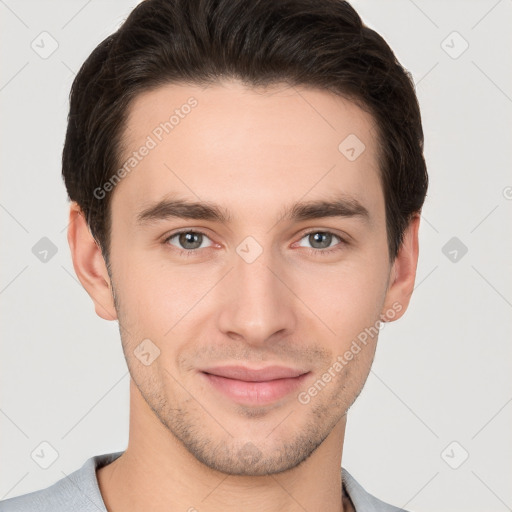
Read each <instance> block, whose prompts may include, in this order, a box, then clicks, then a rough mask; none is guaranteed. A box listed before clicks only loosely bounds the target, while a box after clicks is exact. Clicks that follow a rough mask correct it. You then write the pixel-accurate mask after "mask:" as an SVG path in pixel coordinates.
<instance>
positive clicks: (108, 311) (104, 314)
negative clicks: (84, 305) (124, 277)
mask: <svg viewBox="0 0 512 512" xmlns="http://www.w3.org/2000/svg"><path fill="white" fill-rule="evenodd" d="M68 243H69V247H70V249H71V257H72V259H73V267H74V269H75V272H76V275H77V276H78V279H79V280H80V282H81V283H82V286H83V287H84V288H85V290H86V292H87V293H88V294H89V296H90V297H91V299H92V301H93V302H94V309H95V310H96V314H97V315H98V316H100V317H101V318H104V319H105V320H116V319H117V313H116V310H115V307H114V298H113V294H112V285H111V282H110V277H109V275H108V272H107V266H106V265H105V260H104V259H103V255H102V254H101V249H100V247H99V245H98V244H97V242H96V240H95V239H94V237H93V236H92V234H91V232H90V230H89V226H88V225H87V221H86V220H85V215H84V213H83V212H82V210H81V209H80V207H79V206H78V204H77V203H76V202H75V201H73V202H72V203H71V207H70V211H69V225H68Z"/></svg>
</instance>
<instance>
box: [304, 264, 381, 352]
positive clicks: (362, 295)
mask: <svg viewBox="0 0 512 512" xmlns="http://www.w3.org/2000/svg"><path fill="white" fill-rule="evenodd" d="M385 278H386V274H385V270H384V269H380V268H379V267H378V264H377V263H374V264H373V265H372V264H370V263H368V262H366V263H364V262H358V263H354V264H349V265H344V266H341V265H340V266H339V267H336V268H334V267H332V268H329V269H325V268H321V267H319V268H318V270H317V271H315V270H314V269H313V270H310V271H309V272H308V273H307V274H304V275H303V276H301V279H297V281H296V287H295V288H294V289H295V290H297V295H298V296H299V297H300V298H301V299H302V300H303V302H304V303H305V304H306V305H307V306H309V307H310V308H311V310H312V311H313V312H314V313H315V315H316V316H317V317H318V320H319V321H320V322H321V323H322V324H323V325H324V326H325V330H326V332H327V331H331V334H335V336H336V343H337V344H338V345H339V349H342V348H343V346H344V345H346V344H347V343H350V341H351V340H352V339H353V338H355V337H357V335H358V334H359V333H360V332H361V331H363V330H364V329H365V328H367V327H369V326H372V325H374V324H375V322H376V320H378V319H379V314H380V311H381V308H382V304H383V301H384V297H385V287H386V279H385ZM326 339H328V338H326ZM333 339H334V338H333Z"/></svg>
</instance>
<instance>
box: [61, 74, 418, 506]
mask: <svg viewBox="0 0 512 512" xmlns="http://www.w3.org/2000/svg"><path fill="white" fill-rule="evenodd" d="M191 96H193V97H194V98H195V100H197V106H195V107H194V108H193V109H191V111H190V113H189V114H188V115H186V116H184V117H183V118H180V121H179V124H177V125H176V126H175V127H174V128H173V130H172V132H170V133H169V134H165V135H164V137H163V138H162V141H161V142H159V143H158V144H157V146H156V147H155V148H153V149H151V151H150V152H149V153H148V155H147V156H145V157H144V158H143V159H142V160H141V161H140V162H138V164H137V166H136V167H135V168H134V170H133V171H131V172H130V173H129V174H128V175H127V176H126V177H124V178H123V179H122V180H121V181H120V183H118V184H117V186H116V187H115V190H114V193H113V197H112V205H111V207H112V238H111V265H112V267H111V275H109V273H108V272H107V269H106V266H105V263H104V260H103V258H102V256H101V252H100V250H99V248H98V246H97V244H96V243H95V241H94V239H93V238H92V236H91V233H90V231H89V229H88V227H87V224H86V222H85V221H84V217H83V214H81V212H80V209H79V208H78V206H77V205H76V204H74V203H72V204H71V208H70V226H69V231H68V240H69V244H70V248H71V252H72V257H73V263H74V267H75V271H76V273H77V275H78V277H79V279H80V281H81V283H82V284H83V286H84V288H85V289H86V290H87V292H88V293H89V295H90V296H91V298H92V300H93V302H94V306H95V310H96V313H97V314H98V315H99V316H101V317H102V318H104V319H107V320H114V319H118V321H119V325H120V333H121V338H122V344H123V350H124V353H125V357H126V360H127V364H128V368H129V370H130V374H131V380H130V436H129V445H128V448H127V450H126V452H125V453H124V454H123V455H122V456H121V457H120V458H119V459H118V460H116V461H115V462H113V463H112V464H110V465H108V466H106V467H104V468H102V469H100V470H98V472H97V474H98V480H99V484H100V489H101V491H102V494H103V497H104V500H105V503H106V506H107V508H108V510H109V511H111V512H112V511H115V512H120V511H124V512H131V511H135V510H144V509H147V505H148V503H150V504H151V510H152V511H154V512H159V511H164V510H165V511H166V512H168V511H169V510H189V509H190V510H193V508H191V507H195V509H197V510H200V511H202V510H208V511H217V510H222V511H231V510H246V511H251V510H254V511H256V510H258V511H292V510H293V511H295V510H304V509H306V510H324V511H327V512H330V511H333V512H334V511H340V510H350V507H349V506H350V504H349V503H348V502H347V501H346V499H345V500H342V495H341V486H340V481H341V475H340V466H341V458H342V451H343V442H344V434H345V425H346V418H347V416H346V413H347V410H348V409H349V407H350V406H351V405H352V403H353V402H354V400H355V399H356V397H357V396H358V394H359V393H360V391H361V389H362V387H363V385H364V383H365V381H366V378H367V376H368V373H369V371H370V367H371V364H372V361H373V357H374V352H375V348H376V342H377V336H373V337H370V338H369V339H368V342H367V344H366V345H364V346H362V349H361V350H360V351H359V353H357V355H355V356H354V358H353V359H352V360H351V361H349V362H348V363H347V364H345V365H344V366H343V370H342V371H340V372H335V375H336V376H335V377H334V378H333V379H332V381H331V382H329V383H328V384H327V385H326V386H325V387H324V388H323V389H322V390H321V391H320V392H318V394H316V396H314V397H312V398H311V401H310V402H309V403H307V404H303V403H300V402H299V400H298V399H297V392H293V393H291V394H289V395H287V396H285V397H284V398H282V399H280V400H277V401H275V402H273V403H271V404H268V405H264V406H261V407H260V406H248V405H240V404H238V403H235V402H234V401H232V400H230V399H228V398H227V397H226V396H224V395H222V394H220V393H219V392H218V391H217V390H216V389H214V388H212V387H211V386H210V385H209V384H208V383H207V382H206V381H205V379H204V378H202V377H204V376H202V375H201V374H200V373H199V370H200V369H201V368H206V367H207V366H219V365H223V364H243V365H246V366H249V367H251V368H261V367H264V366H268V365H272V364H279V365H283V366H291V367H294V368H300V369H302V370H304V371H309V372H310V373H309V374H308V375H307V377H306V381H305V383H304V385H303V386H302V387H301V390H302V391H304V390H307V389H308V388H310V387H311V386H312V385H313V384H314V383H315V381H317V380H318V379H319V378H320V377H321V376H322V374H323V373H324V372H326V371H327V369H328V368H329V367H332V365H333V363H334V362H335V361H336V358H337V357H338V356H339V355H343V354H344V353H345V352H346V351H347V350H348V349H349V348H350V347H351V344H352V342H353V340H354V339H356V338H357V336H358V334H360V333H361V332H362V331H364V329H365V328H369V327H370V326H374V325H375V324H376V322H377V321H378V320H379V319H380V318H383V317H386V316H388V320H396V319H398V318H399V317H400V316H401V315H403V313H404V312H405V310H406V308H407V305H408V303H409V298H410V296H411V293H412V290H413V286H414V279H415V272H416V264H417V258H418V226H419V216H418V215H416V216H415V217H414V218H413V220H412V221H411V223H410V225H409V227H408V229H407V231H406V233H405V237H404V242H403V244H402V247H401V249H400V253H399V255H398V257H397V258H396V259H395V260H394V261H393V262H391V261H390V260H389V256H388V243H387V235H386V226H385V209H384V197H383V192H382V187H381V183H380V179H379V170H378V161H377V139H376V131H375V124H374V121H373V119H372V117H371V116H370V115H369V114H367V113H366V112H364V111H362V110H361V109H359V108H358V107H357V106H356V105H355V104H353V103H351V102H349V101H347V100H345V99H342V98H340V97H338V96H334V95H332V94H330V93H329V92H326V91H320V90H315V89H307V88H297V87H294V88H292V87H288V86H286V85H280V86H273V87H271V88H267V89H254V88H247V87H245V86H244V85H242V84H241V83H239V82H236V81H226V82H223V83H219V84H216V85H212V86H209V87H199V86H190V85H186V86H185V85H176V84H174V85H166V86H160V87H159V88H157V89H155V90H153V91H149V92H145V93H142V94H140V95H139V96H138V97H136V98H135V101H134V102H133V104H132V105H131V108H130V115H129V118H128V121H127V125H126V130H125V133H124V137H123V140H124V148H125V154H124V155H123V156H124V157H125V158H124V159H122V160H123V162H124V160H125V159H126V158H128V156H129V155H130V154H131V152H132V151H134V150H137V149H138V148H140V146H141V145H142V144H144V141H145V140H147V136H148V135H150V134H151V133H152V132H153V130H154V129H155V127H156V126H158V125H159V123H161V122H162V121H165V120H166V119H168V118H169V116H170V115H171V114H172V112H173V111H174V109H176V108H180V106H181V105H184V104H185V103H186V102H187V100H188V98H190V97H191ZM350 134H355V135H357V137H358V138H359V139H360V140H361V141H363V143H364V145H365V150H364V151H363V153H362V154H361V155H360V156H359V157H358V158H357V159H356V160H354V161H350V160H349V159H347V158H346V157H345V155H343V154H342V153H341V152H340V151H339V150H338V146H339V144H340V143H341V142H342V141H343V140H344V139H345V138H346V137H347V136H348V135H350ZM338 194H344V195H345V197H351V198H354V199H356V200H357V201H359V203H361V204H362V205H363V206H364V207H365V208H366V209H367V210H368V213H369V215H368V218H367V219H365V218H361V217H359V216H352V217H324V218H320V219H311V220H305V221H296V220H294V221H290V220H285V219H283V218H282V215H281V213H282V211H283V208H285V207H287V206H290V205H292V204H293V203H295V202H298V201H309V200H319V199H324V200H330V199H332V198H333V197H334V196H336V195H338ZM165 196H166V197H171V196H173V197H175V198H180V199H183V200H189V201H201V202H205V201H206V202H209V203H215V204H217V205H219V206H221V207H222V208H224V209H226V210H227V211H229V213H230V214H231V217H232V219H231V221H230V222H229V223H227V224H224V223H220V222H217V221H212V220H202V219H199V220H198V219H181V218H168V219H166V220H158V221H156V222H153V223H149V224H146V225H138V224H137V221H136V216H137V213H138V212H139V211H141V210H142V209H144V208H146V207H147V206H148V205H149V204H151V203H152V202H154V201H158V200H160V199H162V198H163V197H165ZM183 228H186V229H190V230H191V231H193V232H197V231H199V232H202V233H204V235H205V236H204V237H203V238H202V243H201V247H200V248H198V249H195V250H194V251H195V252H194V251H191V249H187V247H190V245H189V246H186V245H185V246H183V245H180V241H179V240H180V239H179V237H174V238H173V239H171V240H169V241H167V242H165V239H166V238H167V237H169V236H170V235H172V234H173V233H175V232H176V231H177V230H179V229H183ZM311 230H313V231H314V232H320V233H323V232H325V231H327V230H328V231H330V232H332V233H334V235H335V236H333V237H332V239H330V240H331V241H330V242H329V240H328V241H327V242H325V245H324V246H321V245H318V244H317V245H313V244H314V243H315V240H314V239H313V240H312V237H310V236H308V234H309V231H311ZM248 236H250V237H253V238H254V239H255V240H256V241H257V243H258V244H259V246H260V247H261V249H262V252H261V254H260V255H259V256H258V257H257V258H256V259H255V261H253V262H251V263H248V262H247V261H246V260H244V258H242V257H241V256H240V254H239V253H238V252H237V247H239V245H240V244H241V242H243V241H244V240H245V239H246V237H248ZM337 236H339V237H341V238H339V239H338V238H337ZM342 239H343V240H345V242H342V241H341V240H342ZM325 246H327V249H325V248H322V247H325ZM319 247H320V248H319ZM180 249H181V253H180ZM328 249H331V250H332V249H336V250H332V251H331V252H330V253H327V254H320V252H322V251H326V250H328ZM187 250H188V252H189V253H190V252H194V254H191V255H190V254H189V255H187V254H183V253H184V252H186V251H187ZM251 250H254V248H253V249H251ZM113 295H115V301H114V297H113ZM397 305H398V307H397ZM397 309H399V311H397ZM390 311H393V315H392V318H391V317H389V312H390ZM145 339H150V340H151V341H152V343H153V344H154V345H155V346H157V347H158V349H159V350H160V354H159V356H158V357H157V358H156V359H155V360H154V361H153V362H152V363H151V364H150V365H147V366H146V365H144V364H143V363H141V361H140V360H139V359H138V358H137V357H136V355H135V353H134V351H135V349H136V347H137V346H138V345H139V344H140V343H141V342H142V340H145Z"/></svg>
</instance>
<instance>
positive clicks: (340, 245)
mask: <svg viewBox="0 0 512 512" xmlns="http://www.w3.org/2000/svg"><path fill="white" fill-rule="evenodd" d="M182 233H196V234H199V235H203V236H205V237H207V238H209V237H208V235H207V234H206V233H204V232H202V231H197V230H193V229H183V230H181V231H176V232H175V233H172V234H171V235H169V236H168V237H166V238H165V239H164V240H163V242H162V243H163V244H164V245H166V246H168V245H169V241H170V240H171V239H172V238H174V237H177V236H179V235H181V234H182ZM313 233H323V234H328V235H332V236H334V237H336V238H338V239H339V240H340V242H339V243H338V244H336V245H334V246H333V247H331V248H328V249H314V248H308V247H304V248H303V249H306V250H307V252H308V253H309V254H310V255H313V256H318V255H322V256H329V255H331V254H333V253H335V252H337V251H340V250H341V249H342V248H343V246H345V245H348V242H347V241H346V240H345V239H344V238H342V237H341V236H340V235H338V234H336V233H334V232H333V231H329V230H320V229H313V230H311V231H308V232H307V233H304V234H303V235H302V236H301V238H300V240H302V239H303V238H305V237H307V236H308V235H311V234H313ZM207 248H208V247H203V249H207ZM173 250H176V251H178V254H179V255H180V256H186V257H194V256H196V255H197V253H198V251H199V249H180V248H178V247H175V246H173Z"/></svg>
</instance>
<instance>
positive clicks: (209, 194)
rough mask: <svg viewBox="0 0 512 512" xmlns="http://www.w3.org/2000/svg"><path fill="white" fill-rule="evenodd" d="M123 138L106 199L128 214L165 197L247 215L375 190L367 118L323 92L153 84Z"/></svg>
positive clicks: (371, 128) (373, 145) (137, 102)
mask: <svg viewBox="0 0 512 512" xmlns="http://www.w3.org/2000/svg"><path fill="white" fill-rule="evenodd" d="M122 142H123V145H122V146H123V154H122V155H121V162H120V167H121V166H123V167H124V169H125V171H126V172H125V173H123V175H124V176H125V177H123V179H122V180H121V181H120V182H119V183H118V184H117V186H116V188H115V190H114V195H113V199H112V201H113V205H114V203H115V202H116V201H117V202H119V201H120V200H121V199H123V201H122V203H123V204H125V205H126V204H130V205H131V207H132V209H133V210H135V209H138V207H139V206H141V205H143V204H147V203H148V202H151V201H156V200H158V199H160V198H162V197H163V196H165V195H166V194H171V193H172V194H179V195H180V196H182V197H188V198H190V199H193V200H198V199H199V200H200V199H204V200H207V201H215V202H218V203H220V204H224V205H232V206H233V207H234V208H235V207H236V208H239V209H241V210H246V211H247V213H248V214H249V210H251V209H252V211H253V213H256V210H257V211H258V212H259V213H261V210H262V209H265V208H267V207H268V208H269V209H275V206H276V205H277V204H279V205H281V204H282V203H283V202H287V199H288V198H290V199H299V198H301V197H304V196H306V195H307V196H308V197H307V198H311V199H314V198H317V197H320V196H322V194H326V193H329V194H332V193H337V192H341V193H350V194H351V195H352V196H353V197H355V198H356V199H359V200H364V198H365V197H367V196H370V197H371V196H372V194H373V195H374V196H375V197H377V196H379V195H381V191H380V180H379V170H378V160H377V131H376V125H375V122H374V119H373V118H372V117H371V115H370V114H368V113H367V112H365V111H363V110H361V109H360V108H359V107H358V106H357V105H356V104H354V103H352V102H350V101H348V100H346V99H344V98H342V97H340V96H336V95H334V94H332V93H329V92H327V91H323V90H317V89H309V88H298V87H290V86H288V85H286V84H280V85H275V86H272V87H268V88H265V89H263V88H251V87H246V86H244V85H242V84H240V83H239V82H236V81H230V82H224V83H219V84H215V85H210V86H208V87H200V86H190V85H178V84H170V85H165V86H160V87H158V88H157V89H154V90H151V91H147V92H144V93H141V94H139V95H138V96H137V97H136V98H135V99H134V101H133V102H132V104H131V105H130V109H129V115H128V118H127V123H126V126H125V130H124V133H123V137H122ZM375 197H374V198H373V199H374V200H375Z"/></svg>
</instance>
